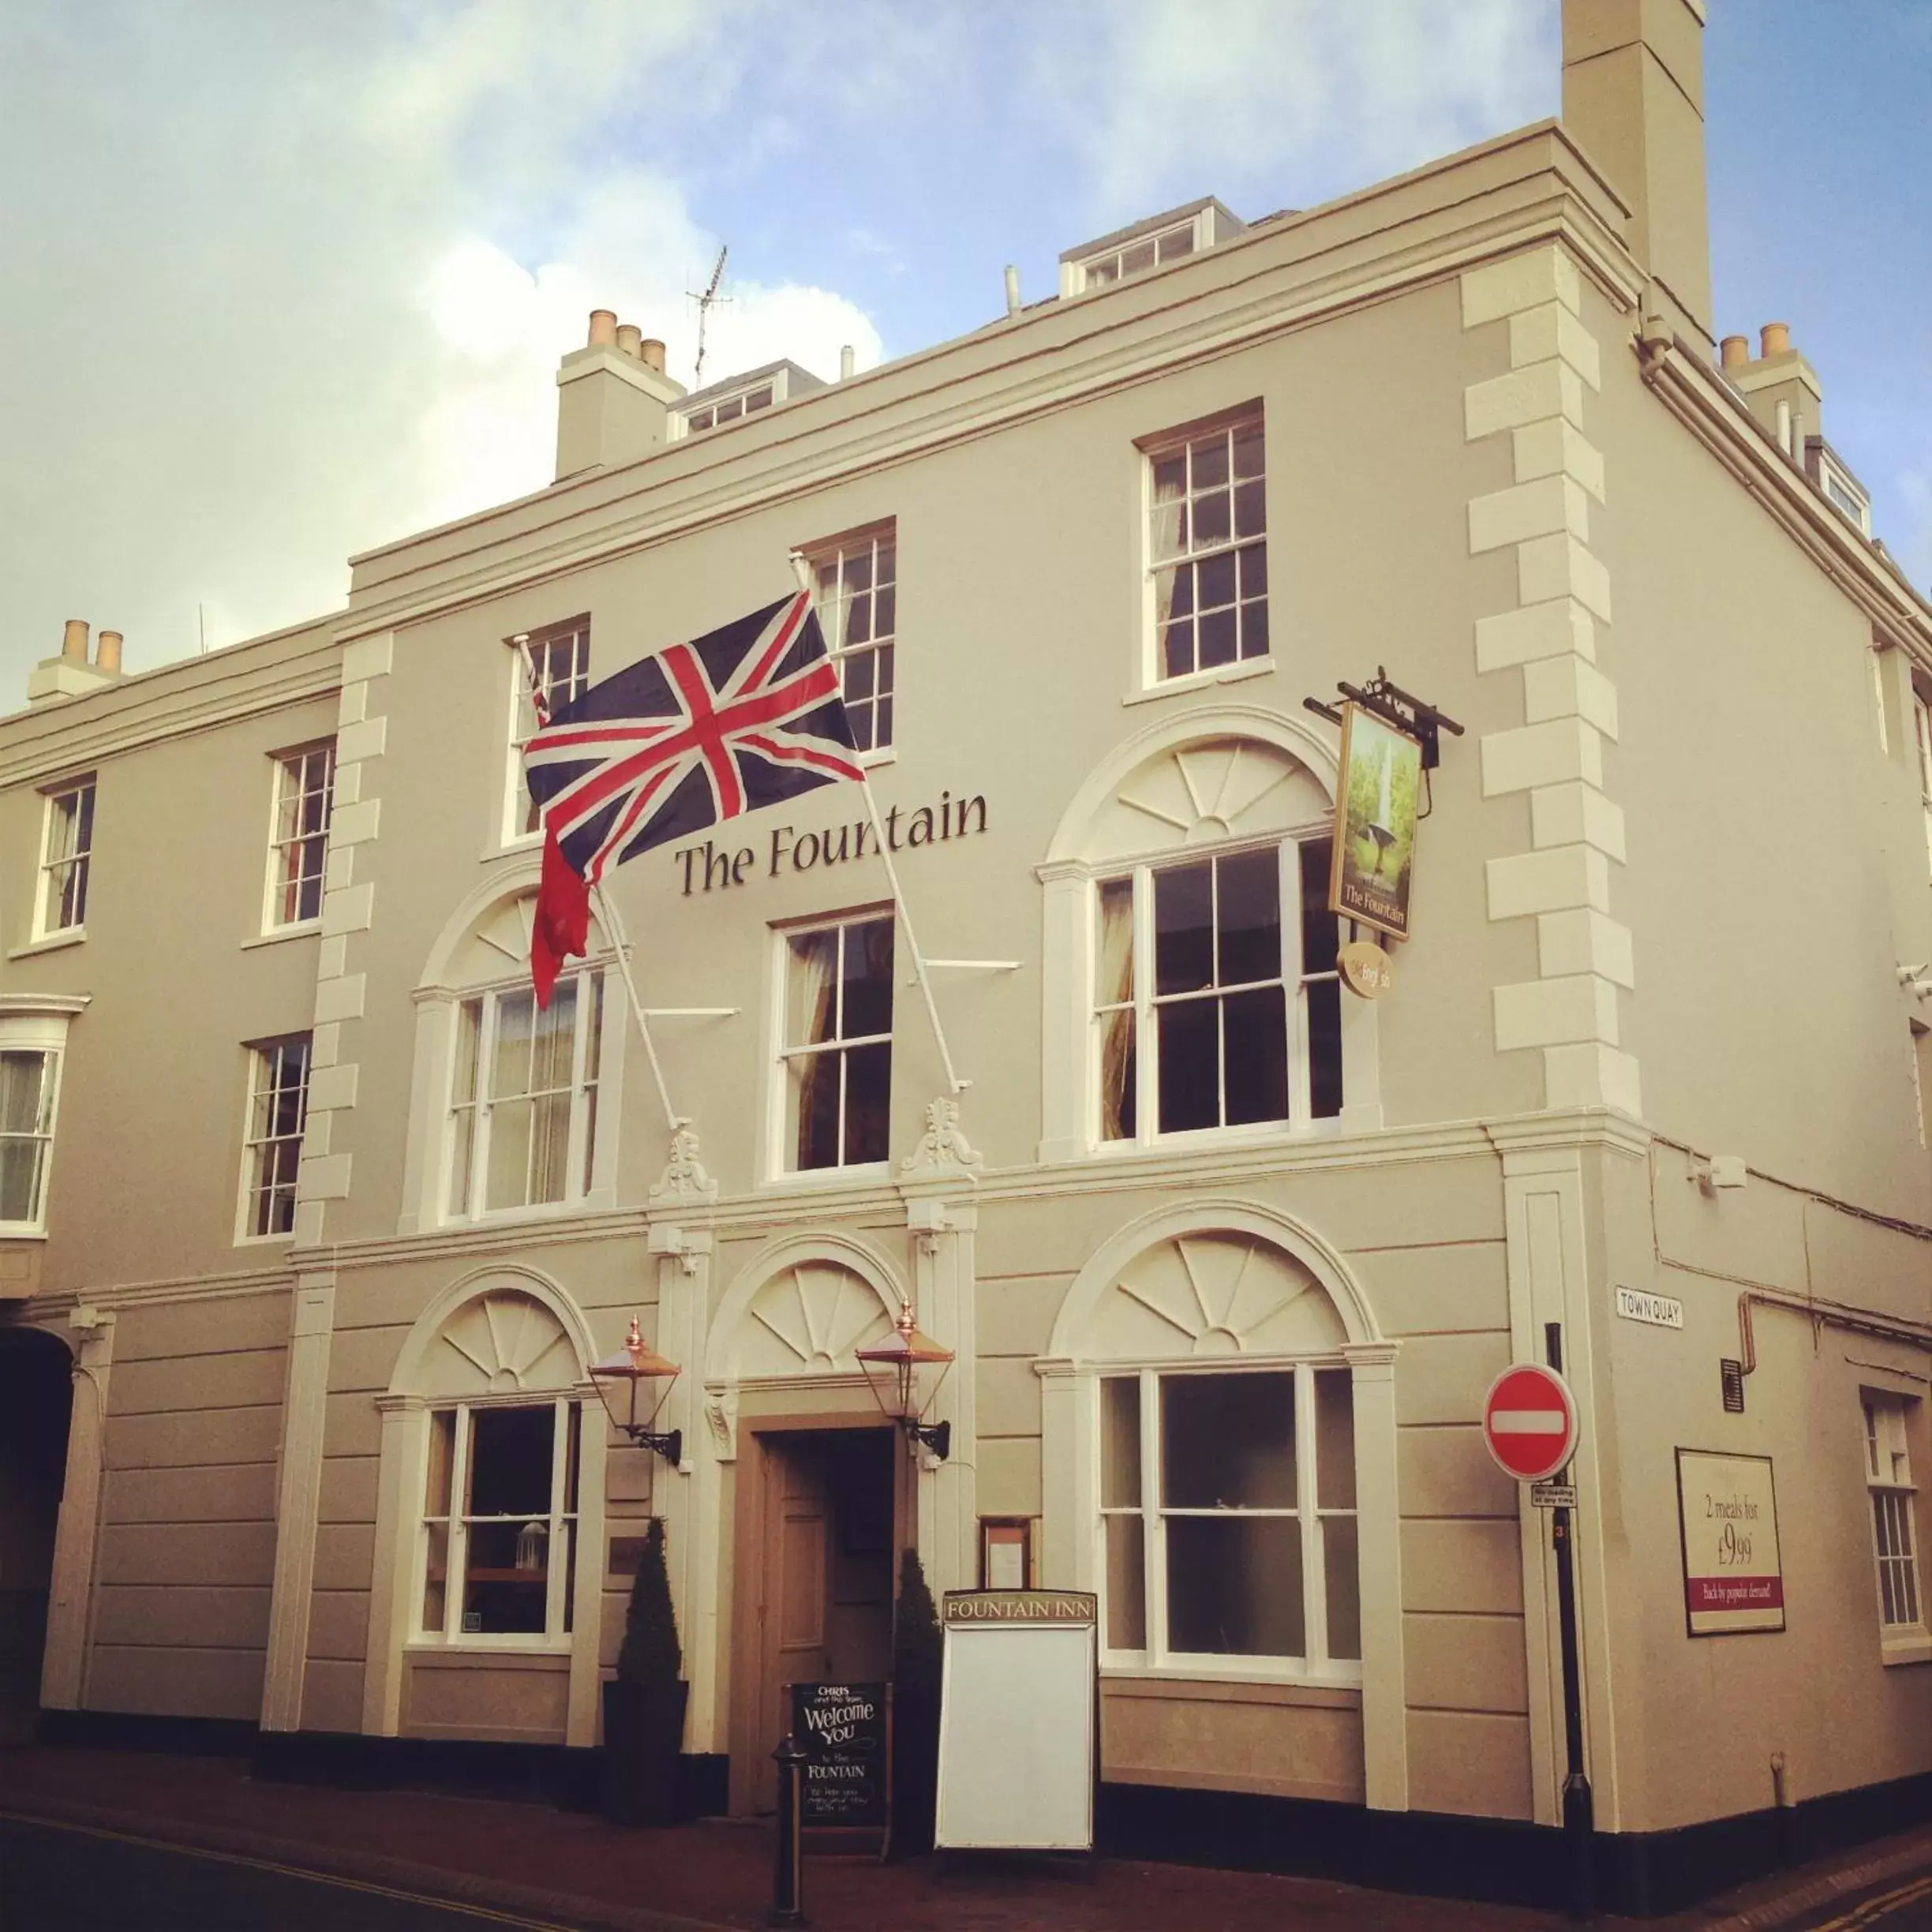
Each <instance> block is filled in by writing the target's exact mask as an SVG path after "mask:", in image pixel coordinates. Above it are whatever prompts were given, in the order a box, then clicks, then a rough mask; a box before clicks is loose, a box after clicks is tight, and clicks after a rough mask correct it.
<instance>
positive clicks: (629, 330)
mask: <svg viewBox="0 0 1932 1932" xmlns="http://www.w3.org/2000/svg"><path fill="white" fill-rule="evenodd" d="M643 339H644V331H642V329H641V328H638V325H637V324H635V322H620V323H619V324H617V346H618V347H619V348H620V349H621V350H623V353H624V354H626V355H627V356H630V357H631V358H635V357H636V356H637V354H638V345H639V344H640V343H642V341H643Z"/></svg>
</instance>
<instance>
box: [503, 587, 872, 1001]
mask: <svg viewBox="0 0 1932 1932" xmlns="http://www.w3.org/2000/svg"><path fill="white" fill-rule="evenodd" d="M537 717H538V728H537V732H536V733H535V735H534V736H533V737H532V738H531V739H530V741H529V743H527V744H526V746H525V747H524V748H523V770H524V776H525V778H526V781H527V783H528V784H529V786H530V796H531V797H532V798H533V799H535V800H536V802H537V806H538V807H539V808H540V810H541V814H542V822H543V829H544V856H543V882H542V885H541V888H540V889H539V890H538V893H537V917H536V923H535V925H534V929H533V931H532V934H531V939H530V978H531V979H532V981H533V982H534V984H535V987H536V989H537V998H538V1000H539V1002H541V1003H543V1004H545V1005H548V1004H549V998H550V989H551V987H552V985H553V984H554V983H555V982H556V975H557V972H558V970H559V968H560V967H561V966H562V964H563V963H564V960H565V959H566V958H567V957H569V955H570V954H571V953H582V951H583V949H584V948H585V945H586V943H587V942H588V939H589V935H590V888H591V887H592V886H595V885H597V884H598V883H599V882H601V879H602V878H603V876H604V874H605V871H607V870H608V868H609V867H611V866H612V865H613V864H615V865H622V864H623V862H624V861H625V860H626V859H635V857H636V856H638V853H639V852H648V851H649V850H650V848H652V847H653V845H662V844H668V842H669V841H672V840H673V839H683V838H689V837H691V836H692V835H693V834H694V833H699V832H702V831H704V830H705V829H706V828H707V827H709V826H714V825H717V824H719V823H721V822H723V821H724V820H725V819H727V818H736V817H737V816H738V815H739V813H741V812H747V811H757V810H758V808H759V807H761V806H764V805H772V804H776V803H777V802H778V801H779V800H780V799H788V798H796V796H798V795H799V793H800V792H809V791H811V790H812V789H814V788H815V787H817V786H818V785H822V784H833V783H834V782H835V781H837V780H839V779H841V778H863V777H864V776H865V774H864V773H863V770H862V769H860V767H859V760H858V756H857V754H856V751H855V750H854V747H853V743H852V726H851V725H850V724H849V723H848V721H847V720H846V717H845V707H844V705H843V704H842V703H841V702H840V700H839V676H838V668H837V665H834V664H833V662H832V661H831V660H830V659H829V657H827V656H826V648H825V639H824V638H823V637H822V635H820V633H819V629H818V618H817V616H814V613H813V611H812V607H811V597H810V596H809V595H808V594H807V593H805V592H803V591H800V592H799V593H798V594H797V595H796V596H795V597H786V598H784V599H783V600H781V601H780V602H778V603H776V604H769V605H766V607H765V608H763V609H762V610H757V611H754V612H752V613H751V616H748V617H740V618H739V619H738V620H736V622H734V623H728V624H725V625H724V626H722V627H721V628H719V629H718V630H716V631H707V632H706V634H705V635H703V636H702V637H699V638H692V639H691V642H689V643H687V644H672V645H670V646H667V647H666V648H665V650H661V651H659V652H658V653H657V654H656V655H655V656H653V657H643V658H640V659H639V660H638V662H637V663H635V664H634V665H628V666H627V667H626V668H624V669H623V670H622V671H620V672H617V673H616V675H615V676H612V677H608V678H606V679H605V680H604V681H603V683H601V684H593V685H592V686H591V687H590V689H589V690H588V691H586V692H584V694H583V695H582V696H581V697H579V698H573V699H572V700H571V702H569V703H567V704H564V705H560V706H558V707H557V709H556V711H555V712H551V711H549V708H548V706H546V705H545V703H544V702H543V698H542V695H541V692H539V693H538V694H537Z"/></svg>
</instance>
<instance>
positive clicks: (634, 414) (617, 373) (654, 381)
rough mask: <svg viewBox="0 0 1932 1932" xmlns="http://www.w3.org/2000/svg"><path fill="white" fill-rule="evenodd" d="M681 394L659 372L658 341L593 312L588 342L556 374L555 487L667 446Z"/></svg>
mask: <svg viewBox="0 0 1932 1932" xmlns="http://www.w3.org/2000/svg"><path fill="white" fill-rule="evenodd" d="M683 393H684V385H683V384H682V383H680V382H673V381H672V379H671V378H670V377H669V376H667V375H666V374H665V367H664V344H663V343H661V342H657V341H654V340H646V338H645V336H644V334H643V331H642V330H641V329H639V328H636V327H635V326H634V325H633V324H631V323H628V322H625V323H620V322H619V321H618V320H617V317H616V314H615V313H614V312H613V311H612V310H611V309H592V310H591V312H590V336H589V339H588V340H587V342H586V344H585V346H583V347H582V348H581V349H573V350H571V352H570V354H568V355H567V356H566V357H564V361H563V364H562V366H561V367H560V368H559V369H558V370H557V458H556V474H557V481H559V482H561V481H563V480H564V477H570V476H578V475H580V474H582V473H583V472H584V471H585V470H615V469H616V468H618V467H620V466H621V465H623V464H624V463H632V462H637V461H638V459H639V458H640V457H644V456H648V455H650V453H651V451H653V450H656V449H661V448H662V447H664V446H665V444H666V443H668V442H669V441H670V440H671V435H670V422H671V405H672V403H673V402H676V400H677V399H678V398H679V397H680V396H681V395H683Z"/></svg>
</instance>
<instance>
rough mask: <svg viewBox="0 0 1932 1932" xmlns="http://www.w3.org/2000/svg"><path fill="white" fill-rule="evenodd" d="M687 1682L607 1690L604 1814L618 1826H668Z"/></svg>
mask: <svg viewBox="0 0 1932 1932" xmlns="http://www.w3.org/2000/svg"><path fill="white" fill-rule="evenodd" d="M690 1694H691V1687H690V1685H688V1684H686V1683H673V1684H637V1683H607V1684H606V1685H605V1687H604V1815H605V1817H606V1818H608V1819H609V1820H610V1822H612V1824H613V1825H668V1824H670V1823H671V1822H672V1818H673V1816H674V1814H675V1812H676V1802H677V1769H678V1753H679V1750H680V1748H681V1747H682V1746H683V1742H684V1702H685V1699H686V1698H687V1697H689V1696H690Z"/></svg>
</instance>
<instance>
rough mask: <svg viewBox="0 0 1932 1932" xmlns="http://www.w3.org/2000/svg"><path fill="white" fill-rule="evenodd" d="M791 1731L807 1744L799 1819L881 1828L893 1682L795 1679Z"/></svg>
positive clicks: (889, 1767)
mask: <svg viewBox="0 0 1932 1932" xmlns="http://www.w3.org/2000/svg"><path fill="white" fill-rule="evenodd" d="M792 1736H793V1737H794V1738H795V1739H796V1740H797V1741H798V1743H800V1744H801V1745H803V1747H804V1749H805V1761H804V1762H803V1764H802V1765H799V1773H800V1780H801V1788H800V1791H799V1823H800V1824H801V1825H806V1826H808V1827H810V1826H819V1827H824V1826H827V1825H877V1826H880V1827H883V1826H884V1825H885V1824H886V1799H887V1793H888V1792H889V1788H890V1786H891V1784H892V1750H891V1745H890V1738H891V1695H890V1691H889V1687H887V1686H886V1685H885V1684H882V1683H861V1684H815V1683H795V1684H794V1685H792Z"/></svg>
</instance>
